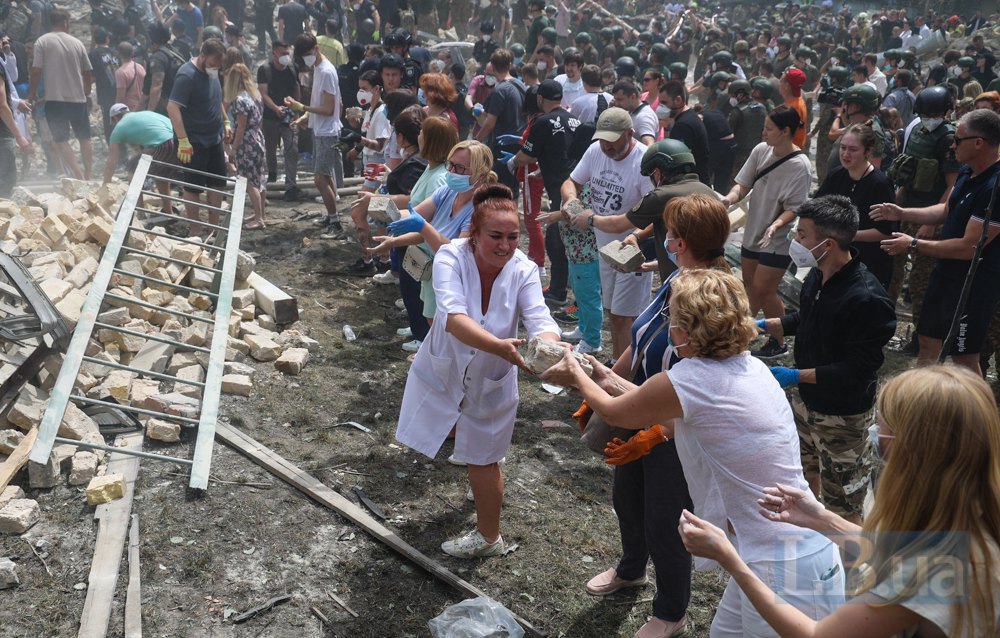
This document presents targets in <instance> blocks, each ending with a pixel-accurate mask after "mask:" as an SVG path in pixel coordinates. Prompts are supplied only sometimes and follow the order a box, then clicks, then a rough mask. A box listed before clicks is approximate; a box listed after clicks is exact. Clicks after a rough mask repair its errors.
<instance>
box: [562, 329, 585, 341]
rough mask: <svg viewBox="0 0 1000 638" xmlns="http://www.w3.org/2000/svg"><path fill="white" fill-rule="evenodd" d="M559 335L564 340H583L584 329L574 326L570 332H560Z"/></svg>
mask: <svg viewBox="0 0 1000 638" xmlns="http://www.w3.org/2000/svg"><path fill="white" fill-rule="evenodd" d="M559 336H560V337H562V340H563V341H583V331H581V330H580V328H578V327H577V328H573V329H572V330H570V331H568V332H560V333H559Z"/></svg>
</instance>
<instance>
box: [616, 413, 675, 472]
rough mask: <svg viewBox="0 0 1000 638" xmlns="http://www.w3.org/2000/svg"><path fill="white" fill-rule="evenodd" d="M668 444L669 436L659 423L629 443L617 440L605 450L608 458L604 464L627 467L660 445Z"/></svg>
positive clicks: (643, 431) (640, 433) (634, 437)
mask: <svg viewBox="0 0 1000 638" xmlns="http://www.w3.org/2000/svg"><path fill="white" fill-rule="evenodd" d="M666 442H667V435H666V433H665V432H664V431H663V428H662V427H661V426H660V424H659V423H657V424H656V425H654V426H653V427H651V428H649V429H648V430H642V431H641V432H639V433H638V434H636V435H635V436H633V437H632V438H631V439H629V440H628V441H622V440H621V439H619V438H615V439H613V440H612V441H610V442H609V443H608V445H607V447H605V448H604V455H605V456H607V457H608V458H606V459H604V462H605V463H607V464H608V465H625V464H626V463H631V462H632V461H634V460H636V459H639V458H642V457H644V456H646V455H647V454H649V452H650V451H651V450H652V449H653V448H654V447H656V446H657V445H659V444H660V443H666Z"/></svg>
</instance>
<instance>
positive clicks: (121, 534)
mask: <svg viewBox="0 0 1000 638" xmlns="http://www.w3.org/2000/svg"><path fill="white" fill-rule="evenodd" d="M142 437H143V434H142V432H129V433H128V434H120V435H119V436H118V438H117V439H116V441H115V443H116V445H117V447H127V448H132V449H136V450H138V449H141V448H142ZM139 460H140V459H139V457H138V456H129V455H127V454H114V453H112V454H111V460H110V461H108V474H116V473H118V474H123V475H125V496H124V497H122V498H120V499H118V500H117V501H111V502H110V503H103V504H101V505H98V506H97V510H96V511H95V512H94V518H95V519H96V520H97V540H96V541H95V542H94V560H93V562H92V563H91V564H90V575H89V576H88V578H87V600H86V601H84V603H83V615H82V616H81V617H80V631H79V632H78V633H77V636H78V637H79V638H104V636H106V635H107V633H108V621H109V620H110V619H111V603H112V601H113V599H114V595H115V586H116V585H117V582H118V568H119V567H120V566H121V560H122V550H123V549H124V547H125V536H126V532H127V530H128V523H129V515H130V514H131V512H132V497H133V496H134V495H135V477H136V476H137V475H138V474H139Z"/></svg>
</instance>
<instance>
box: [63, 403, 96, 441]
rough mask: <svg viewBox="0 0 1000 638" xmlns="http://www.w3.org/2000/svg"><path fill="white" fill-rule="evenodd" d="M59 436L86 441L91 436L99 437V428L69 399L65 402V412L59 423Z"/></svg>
mask: <svg viewBox="0 0 1000 638" xmlns="http://www.w3.org/2000/svg"><path fill="white" fill-rule="evenodd" d="M59 436H61V437H64V438H67V439H73V440H74V441H87V440H89V439H90V438H93V437H100V436H101V430H100V428H99V427H98V426H97V424H96V423H94V420H93V419H91V418H90V417H89V416H87V415H86V414H84V412H83V410H81V409H80V408H79V407H78V406H77V405H76V404H75V403H73V402H72V401H70V402H69V403H67V404H66V413H65V414H64V415H63V421H62V423H61V424H60V425H59Z"/></svg>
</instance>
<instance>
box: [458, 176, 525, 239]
mask: <svg viewBox="0 0 1000 638" xmlns="http://www.w3.org/2000/svg"><path fill="white" fill-rule="evenodd" d="M490 175H492V176H493V182H490V183H487V184H484V185H482V186H480V187H479V188H477V189H476V192H475V193H474V194H473V195H472V205H473V211H472V221H471V223H470V226H469V235H470V236H472V237H475V236H476V234H477V233H478V232H479V229H480V228H482V226H483V224H485V223H486V218H487V217H489V216H490V215H492V214H493V213H498V212H500V213H502V212H509V213H511V214H513V215H514V216H515V217H517V203H516V202H515V201H514V193H513V192H511V190H510V189H509V188H507V187H506V186H504V185H503V184H497V183H494V182H495V181H496V174H495V173H493V172H492V171H490ZM468 245H469V247H470V249H471V247H472V242H469V244H468Z"/></svg>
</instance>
